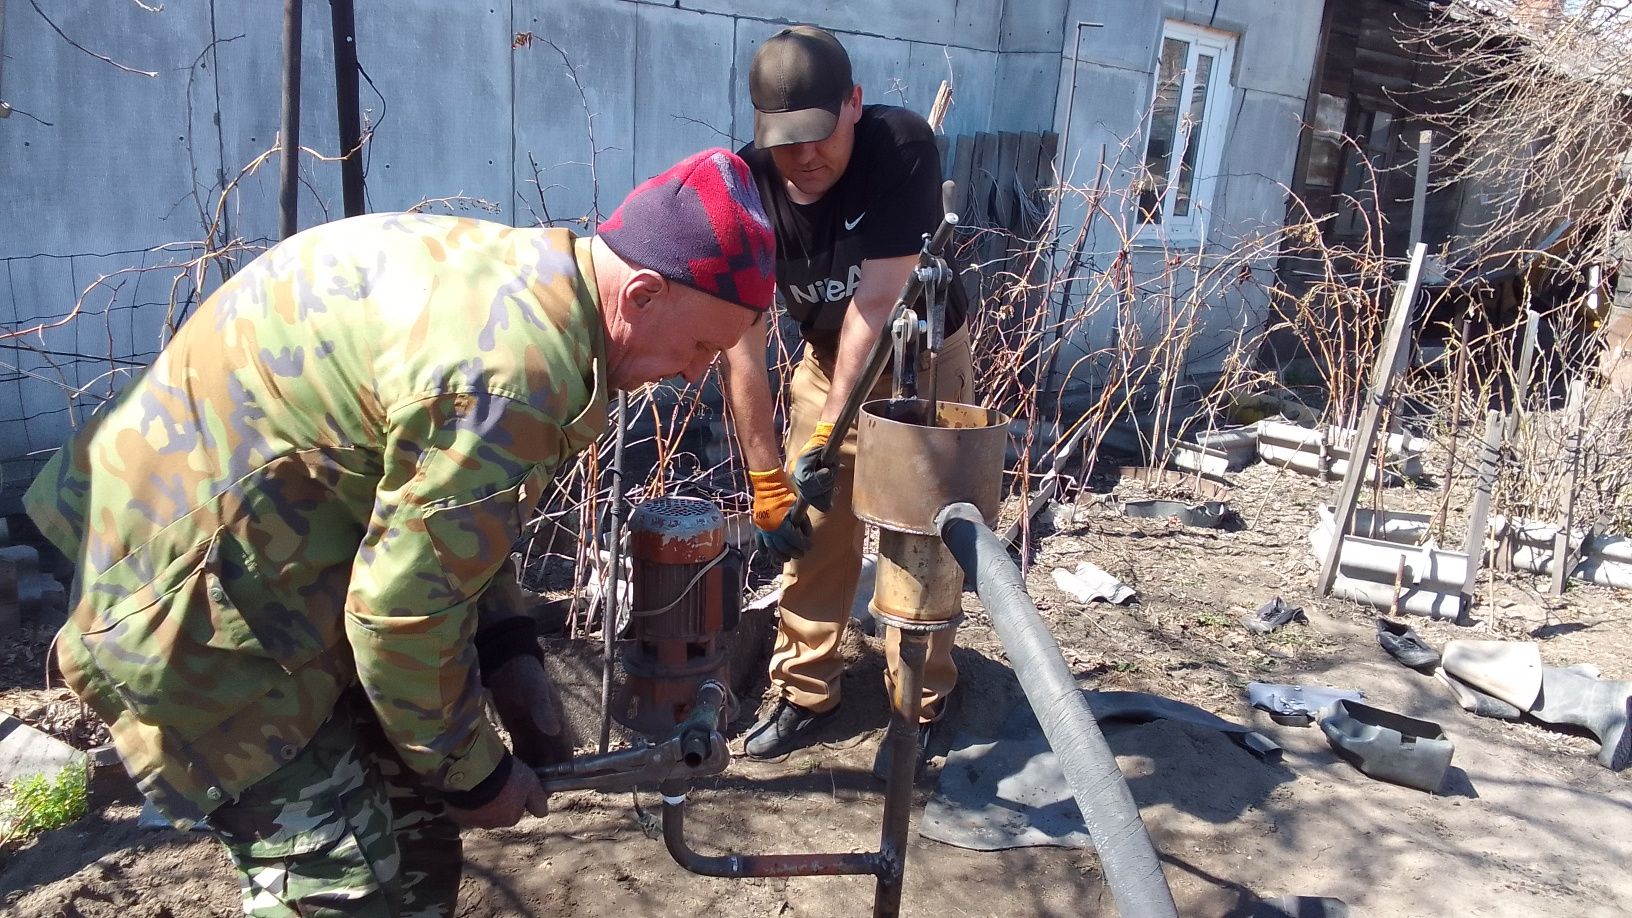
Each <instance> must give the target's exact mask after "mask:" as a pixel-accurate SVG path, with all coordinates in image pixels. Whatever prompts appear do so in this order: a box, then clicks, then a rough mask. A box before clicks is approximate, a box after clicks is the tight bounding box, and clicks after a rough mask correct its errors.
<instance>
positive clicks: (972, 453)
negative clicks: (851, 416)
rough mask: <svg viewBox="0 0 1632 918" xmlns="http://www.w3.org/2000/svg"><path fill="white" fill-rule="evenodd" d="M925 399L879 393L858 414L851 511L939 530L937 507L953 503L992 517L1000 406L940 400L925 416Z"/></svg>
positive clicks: (998, 487)
mask: <svg viewBox="0 0 1632 918" xmlns="http://www.w3.org/2000/svg"><path fill="white" fill-rule="evenodd" d="M928 405H929V403H928V402H926V401H924V400H922V399H877V400H874V401H871V402H868V403H866V404H865V405H862V406H861V413H860V415H859V416H858V418H857V421H856V475H855V496H854V497H853V498H852V505H853V506H854V507H855V511H856V516H858V517H860V518H861V519H863V520H866V521H867V522H869V523H872V524H873V525H875V526H878V527H879V528H881V529H889V530H893V531H895V532H914V533H917V534H919V535H927V536H939V533H938V532H937V530H936V529H935V511H937V510H939V509H940V508H941V507H944V506H946V505H947V504H951V503H960V502H961V503H969V504H974V505H975V506H976V507H978V508H980V512H981V514H982V515H984V516H985V517H986V520H987V521H988V522H993V521H995V520H996V519H997V510H998V505H999V497H1000V494H1001V491H1002V488H1003V453H1004V448H1005V447H1006V445H1007V443H1008V435H1009V431H1008V428H1009V417H1008V415H1005V414H1004V413H1003V412H1001V411H996V410H993V409H991V408H982V407H980V406H978V405H964V404H960V403H958V402H937V403H936V407H937V409H938V410H937V412H936V418H935V424H934V425H933V426H930V425H927V424H925V423H923V421H924V419H925V413H926V411H927V410H928Z"/></svg>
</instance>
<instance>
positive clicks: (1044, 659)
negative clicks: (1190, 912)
mask: <svg viewBox="0 0 1632 918" xmlns="http://www.w3.org/2000/svg"><path fill="white" fill-rule="evenodd" d="M935 525H936V528H938V529H939V530H940V532H941V538H942V539H944V540H945V541H946V547H947V548H948V549H950V550H951V552H952V556H953V557H955V558H957V560H958V564H960V565H962V567H963V569H964V571H965V572H966V573H968V574H969V576H970V577H971V578H973V579H974V581H975V587H976V590H977V592H978V593H979V594H980V601H981V603H982V604H983V605H984V606H985V607H986V613H987V614H988V615H989V616H991V619H992V624H993V626H994V627H996V629H997V634H998V637H999V638H1001V639H1002V641H1003V650H1004V651H1005V652H1006V653H1007V654H1008V655H1009V663H1010V664H1011V665H1012V666H1013V667H1014V673H1015V675H1016V676H1018V677H1019V679H1020V687H1021V688H1022V689H1023V690H1025V693H1026V699H1027V700H1028V701H1030V702H1031V709H1032V710H1033V711H1034V712H1036V714H1037V720H1038V722H1039V723H1041V724H1042V727H1043V735H1044V736H1046V737H1047V738H1048V744H1049V746H1050V747H1052V748H1053V750H1054V754H1055V756H1057V757H1058V758H1059V760H1060V769H1061V770H1062V771H1063V772H1064V773H1065V780H1066V783H1068V784H1070V785H1071V793H1072V796H1074V797H1076V799H1077V806H1078V808H1080V809H1081V810H1082V818H1083V821H1084V822H1085V823H1086V824H1087V826H1088V832H1089V834H1091V835H1092V836H1093V839H1094V847H1095V848H1097V849H1098V850H1099V861H1100V864H1101V866H1103V867H1104V870H1105V881H1106V883H1107V884H1109V886H1110V887H1111V896H1112V897H1113V898H1114V899H1115V900H1116V908H1117V911H1118V912H1120V913H1121V914H1122V916H1123V918H1173V916H1176V915H1177V914H1178V910H1177V908H1176V907H1175V906H1174V904H1173V893H1172V891H1171V890H1169V889H1168V888H1167V878H1166V877H1164V876H1162V865H1161V862H1160V861H1159V860H1158V859H1157V857H1156V849H1155V847H1154V846H1153V845H1152V844H1151V842H1150V835H1149V834H1148V833H1147V832H1146V831H1145V823H1144V821H1143V820H1141V819H1140V818H1139V808H1138V806H1137V805H1135V804H1134V802H1133V794H1132V792H1130V791H1129V790H1128V783H1127V781H1125V780H1124V779H1123V777H1122V772H1121V770H1120V769H1119V768H1117V765H1116V757H1115V756H1114V755H1112V754H1111V747H1110V746H1109V745H1107V744H1106V742H1105V735H1104V734H1103V733H1101V732H1100V730H1099V724H1098V723H1096V722H1095V721H1094V715H1093V713H1092V712H1091V711H1089V710H1088V702H1087V701H1086V700H1085V699H1084V698H1083V696H1082V692H1081V690H1079V689H1078V688H1077V682H1076V680H1075V679H1074V678H1072V676H1071V670H1070V669H1069V668H1067V666H1066V664H1065V658H1064V657H1063V656H1061V655H1060V647H1059V645H1058V644H1056V643H1055V642H1054V636H1053V635H1052V634H1050V633H1049V631H1048V625H1047V624H1046V623H1044V621H1043V618H1042V616H1041V615H1039V614H1038V613H1037V606H1036V604H1035V603H1033V602H1032V601H1031V596H1029V595H1028V594H1027V593H1026V584H1025V581H1024V580H1022V579H1021V578H1020V571H1019V570H1018V569H1017V568H1016V567H1015V566H1014V562H1013V561H1011V560H1009V553H1008V551H1006V550H1005V549H1004V548H1003V545H1002V543H1001V542H999V541H998V538H997V535H996V534H995V533H993V532H992V531H991V530H990V529H988V528H987V526H986V521H985V520H984V519H982V518H981V515H980V511H979V510H977V509H975V507H974V505H972V504H965V503H959V504H949V505H947V506H946V507H944V508H942V509H941V512H940V513H939V514H937V515H936V517H935Z"/></svg>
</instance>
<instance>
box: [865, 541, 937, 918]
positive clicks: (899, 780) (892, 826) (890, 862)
mask: <svg viewBox="0 0 1632 918" xmlns="http://www.w3.org/2000/svg"><path fill="white" fill-rule="evenodd" d="M931 544H933V543H931ZM900 653H901V681H900V682H899V683H897V684H896V686H895V692H896V697H895V698H894V699H892V703H891V705H890V729H889V732H888V733H887V734H886V735H885V737H884V742H886V743H888V744H889V749H890V772H889V776H888V777H889V783H888V785H886V789H885V792H884V825H883V828H882V829H881V831H880V833H879V843H878V853H879V857H880V859H881V860H882V862H883V863H882V866H883V868H884V869H883V870H882V872H880V873H879V875H878V885H877V887H876V888H875V889H874V891H873V918H896V916H897V915H899V914H901V885H902V881H903V880H904V879H905V877H906V872H907V842H908V830H909V829H910V827H911V823H912V782H913V778H915V777H916V776H917V772H918V732H919V730H920V729H921V728H920V727H919V726H918V709H919V704H920V702H921V700H922V699H921V698H920V694H921V693H922V691H923V683H924V660H925V659H926V658H927V657H928V656H929V635H928V634H927V633H925V632H922V631H902V632H901V645H900Z"/></svg>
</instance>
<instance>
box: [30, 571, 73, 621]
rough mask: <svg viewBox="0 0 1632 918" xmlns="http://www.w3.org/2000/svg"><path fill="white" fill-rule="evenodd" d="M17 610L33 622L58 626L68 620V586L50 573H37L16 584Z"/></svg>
mask: <svg viewBox="0 0 1632 918" xmlns="http://www.w3.org/2000/svg"><path fill="white" fill-rule="evenodd" d="M25 599H26V600H28V603H29V604H31V607H32V611H29V608H28V607H27V606H26V605H25V603H24V601H23V600H25ZM18 611H19V614H20V615H21V616H22V617H23V618H24V619H25V620H27V621H32V622H34V623H35V624H40V625H53V626H60V625H62V624H63V623H64V622H66V621H68V587H67V586H65V585H64V584H63V582H62V581H60V580H58V579H57V578H55V577H53V576H51V575H50V574H39V575H37V576H35V577H33V578H31V580H30V581H29V582H27V583H22V584H19V585H18Z"/></svg>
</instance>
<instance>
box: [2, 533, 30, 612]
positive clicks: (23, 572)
mask: <svg viewBox="0 0 1632 918" xmlns="http://www.w3.org/2000/svg"><path fill="white" fill-rule="evenodd" d="M0 566H5V567H10V569H11V570H12V571H13V572H14V574H15V576H16V578H17V583H18V584H21V583H22V582H24V581H26V580H29V579H31V578H34V577H38V576H39V575H40V552H39V549H36V548H35V547H34V546H32V545H8V546H6V547H5V548H0ZM0 569H3V568H0ZM15 590H16V588H15V587H14V588H13V592H12V595H13V596H15ZM5 599H6V593H5V590H4V587H0V602H4V601H5Z"/></svg>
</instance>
